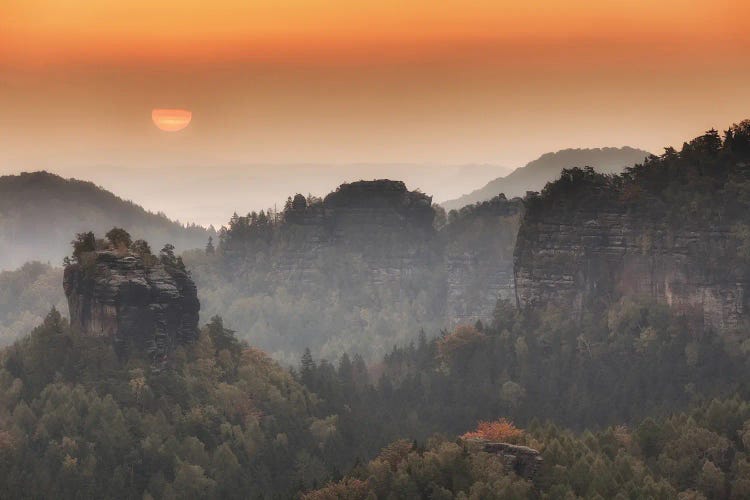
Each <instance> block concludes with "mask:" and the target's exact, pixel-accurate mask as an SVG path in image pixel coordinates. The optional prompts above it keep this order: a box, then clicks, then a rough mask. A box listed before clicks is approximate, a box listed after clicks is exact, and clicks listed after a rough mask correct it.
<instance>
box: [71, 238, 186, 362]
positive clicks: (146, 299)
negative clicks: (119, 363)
mask: <svg viewBox="0 0 750 500" xmlns="http://www.w3.org/2000/svg"><path fill="white" fill-rule="evenodd" d="M63 286H64V289H65V295H66V296H67V298H68V307H69V310H70V322H71V326H72V327H73V328H74V329H76V330H78V331H79V332H81V333H83V334H85V335H92V336H103V337H109V338H111V339H112V341H113V343H114V346H115V349H116V350H117V352H118V354H120V355H125V354H126V353H130V352H133V351H138V352H144V353H147V354H148V355H150V356H151V357H152V359H153V360H154V361H157V362H159V361H163V360H165V359H166V357H167V355H168V353H169V352H170V351H171V350H172V349H173V348H174V347H175V346H177V345H180V344H185V343H189V342H192V341H193V340H195V339H196V338H197V336H198V313H199V310H200V303H199V301H198V297H197V290H196V287H195V284H194V283H193V280H192V279H191V278H190V276H189V274H188V273H187V272H186V271H185V270H184V269H183V268H181V267H180V266H176V265H169V264H165V263H163V262H160V261H159V260H158V259H157V258H156V257H154V256H152V255H148V256H147V257H146V258H144V257H141V256H138V255H134V254H132V253H128V252H118V251H114V250H100V251H95V252H87V253H85V254H83V255H81V258H80V262H77V263H73V264H70V265H68V266H66V268H65V274H64V282H63Z"/></svg>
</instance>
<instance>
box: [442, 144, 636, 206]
mask: <svg viewBox="0 0 750 500" xmlns="http://www.w3.org/2000/svg"><path fill="white" fill-rule="evenodd" d="M649 154H650V153H648V152H647V151H643V150H641V149H634V148H631V147H627V146H625V147H622V148H596V149H563V150H562V151H558V152H556V153H547V154H544V155H542V156H541V157H539V158H538V159H536V160H534V161H532V162H530V163H528V164H527V165H526V166H524V167H521V168H517V169H516V170H514V171H513V172H511V173H510V174H508V175H507V176H505V177H499V178H497V179H495V180H493V181H490V182H488V183H487V185H485V186H484V187H482V188H480V189H477V190H476V191H472V192H471V193H469V194H467V195H464V196H461V197H460V198H457V199H454V200H448V201H446V202H443V203H441V205H442V206H443V207H444V208H445V209H446V210H457V209H459V208H461V207H463V206H465V205H469V204H472V203H477V202H480V201H485V200H489V199H490V198H492V197H494V196H497V195H498V194H500V193H504V194H505V195H506V196H507V197H509V198H510V197H513V196H523V195H524V194H526V192H527V191H540V190H541V189H542V188H543V187H544V185H545V184H546V183H548V182H551V181H553V180H555V179H557V178H558V176H559V175H560V172H561V171H562V169H564V168H571V167H585V166H591V167H593V168H594V169H595V170H596V171H597V172H601V173H604V174H611V173H619V172H622V170H623V169H624V168H625V167H629V166H632V165H634V164H636V163H638V162H641V161H643V159H644V158H646V157H647V156H649Z"/></svg>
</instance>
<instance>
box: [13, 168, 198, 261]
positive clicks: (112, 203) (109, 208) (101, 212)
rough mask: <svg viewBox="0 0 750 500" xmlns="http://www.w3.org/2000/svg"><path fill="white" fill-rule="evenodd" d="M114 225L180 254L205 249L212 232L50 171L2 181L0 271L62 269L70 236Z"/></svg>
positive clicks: (24, 174)
mask: <svg viewBox="0 0 750 500" xmlns="http://www.w3.org/2000/svg"><path fill="white" fill-rule="evenodd" d="M144 182H149V180H148V179H144ZM113 226H118V227H127V228H128V230H129V231H130V232H131V233H132V234H133V237H135V238H142V239H146V240H148V241H151V242H152V244H154V245H155V246H156V245H159V248H161V246H162V245H164V244H165V243H168V242H169V243H172V244H173V245H175V247H176V248H177V249H178V250H179V251H183V250H189V249H191V248H202V247H203V246H204V245H205V244H206V241H207V239H208V237H209V235H210V234H212V233H210V232H209V231H207V230H206V229H204V228H202V227H198V226H184V225H182V224H180V223H177V222H174V221H172V220H170V219H168V218H167V217H166V216H165V215H164V214H154V213H151V212H147V211H146V210H144V209H143V208H141V207H140V206H138V205H136V204H134V203H132V202H129V201H125V200H122V199H120V198H118V197H117V196H115V195H114V194H112V193H110V192H109V191H105V190H104V189H102V188H99V187H97V186H95V185H94V184H92V183H90V182H84V181H79V180H75V179H63V178H62V177H59V176H57V175H54V174H51V173H48V172H31V173H22V174H20V175H8V176H3V177H0V270H2V269H13V268H16V267H18V266H21V265H22V264H23V263H25V262H28V261H33V260H39V261H43V262H50V263H51V264H53V265H59V264H60V263H61V262H62V258H63V257H64V256H65V255H66V254H67V249H68V243H69V241H70V239H71V235H75V234H76V233H81V232H84V231H92V230H93V231H96V232H98V233H100V234H103V233H104V232H105V231H107V230H109V229H110V228H111V227H113Z"/></svg>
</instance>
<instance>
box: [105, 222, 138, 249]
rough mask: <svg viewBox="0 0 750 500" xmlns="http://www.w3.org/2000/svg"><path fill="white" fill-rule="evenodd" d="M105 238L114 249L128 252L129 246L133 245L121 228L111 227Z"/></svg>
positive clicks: (127, 234) (128, 234) (128, 235)
mask: <svg viewBox="0 0 750 500" xmlns="http://www.w3.org/2000/svg"><path fill="white" fill-rule="evenodd" d="M105 236H106V238H107V239H108V240H109V242H110V243H111V244H112V246H113V247H114V248H116V249H122V250H128V249H129V248H130V245H132V244H133V240H132V239H131V237H130V233H128V232H127V231H125V230H124V229H122V228H121V227H113V228H112V229H110V230H109V231H108V232H107V234H106V235H105Z"/></svg>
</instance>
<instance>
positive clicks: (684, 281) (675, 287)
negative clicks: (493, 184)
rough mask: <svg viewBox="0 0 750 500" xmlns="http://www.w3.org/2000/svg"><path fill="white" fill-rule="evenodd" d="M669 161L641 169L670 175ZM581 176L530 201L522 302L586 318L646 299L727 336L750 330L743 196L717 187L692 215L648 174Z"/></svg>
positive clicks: (523, 233) (520, 256)
mask: <svg viewBox="0 0 750 500" xmlns="http://www.w3.org/2000/svg"><path fill="white" fill-rule="evenodd" d="M660 166H661V165H659V164H657V165H651V166H647V167H644V170H643V171H642V172H641V173H640V175H643V176H645V175H652V174H654V173H656V174H657V175H664V176H665V177H668V176H669V175H670V174H668V173H667V174H664V173H663V171H664V170H666V169H665V168H661V169H660V170H656V169H657V168H658V167H660ZM727 168H728V169H730V168H734V166H732V165H730V166H729V167H727ZM648 169H652V170H648ZM681 172H683V173H682V174H680V175H685V176H687V175H689V174H687V173H685V171H684V170H682V171H681ZM712 172H716V170H713V171H712ZM730 172H731V170H730ZM737 173H738V174H742V175H744V174H743V173H742V171H738V172H737ZM572 175H573V177H575V176H578V177H579V178H578V179H568V181H570V182H568V183H567V184H566V182H567V181H563V182H561V183H560V185H558V186H553V187H552V188H551V189H550V190H548V191H549V192H547V193H543V194H542V196H541V197H540V196H537V197H532V198H531V199H529V200H527V205H528V209H527V214H526V217H525V219H524V221H523V224H522V226H521V228H520V231H519V234H518V242H517V245H516V250H515V270H514V274H515V284H516V298H517V303H518V305H519V306H520V307H522V308H528V307H545V306H546V305H548V304H551V305H555V306H560V307H564V308H566V309H568V310H569V311H570V312H571V314H573V315H575V316H578V317H581V315H582V314H583V313H584V312H585V311H591V310H594V311H595V310H596V308H597V307H598V306H602V307H606V305H607V304H610V303H612V302H613V301H615V300H618V299H619V298H620V297H623V296H646V297H650V298H651V299H654V300H656V301H659V302H662V303H666V304H668V305H670V306H672V307H673V308H674V309H675V310H677V311H678V312H681V313H684V314H685V315H687V316H690V317H692V318H694V319H697V320H699V321H700V322H701V323H702V324H703V326H704V328H708V329H711V330H714V331H717V332H722V333H724V334H731V333H733V332H738V331H739V330H741V329H743V327H744V326H747V313H748V307H749V298H750V297H749V296H748V287H749V286H750V285H749V283H750V282H749V280H748V278H749V273H748V266H747V257H746V256H744V255H743V250H742V245H743V243H742V237H741V234H740V233H741V231H740V230H739V229H738V228H739V227H741V226H742V221H743V220H745V221H746V220H747V219H746V212H745V211H744V210H743V209H742V208H741V207H740V206H739V205H737V204H736V203H735V201H736V199H732V198H723V199H722V195H721V190H720V188H714V189H716V192H714V193H712V196H713V197H714V198H705V199H704V198H699V199H700V200H701V202H702V203H703V204H702V205H698V204H693V205H692V206H693V209H695V207H699V210H696V212H695V214H692V215H691V214H688V213H686V211H687V210H690V205H688V206H681V205H679V204H676V203H674V202H673V201H672V200H671V199H670V198H669V196H671V194H662V192H657V193H656V195H655V194H653V193H648V192H646V191H644V190H643V189H642V188H641V186H643V185H645V186H648V184H646V183H645V182H642V181H639V179H638V177H633V178H631V179H621V178H610V179H606V178H603V177H599V178H596V177H594V176H593V174H592V175H588V174H585V173H581V172H580V171H579V173H574V174H572ZM722 175H723V174H722ZM586 177H588V178H586ZM671 177H672V178H674V174H671ZM729 178H731V177H729ZM680 182H686V181H685V180H681V181H680ZM700 182H702V183H705V180H704V179H701V180H700ZM682 189H685V188H684V187H683V188H682ZM732 189H734V188H732ZM657 195H658V196H657ZM680 196H683V197H684V196H696V197H699V196H700V193H696V191H694V190H690V189H689V188H688V189H687V190H686V191H684V192H683V193H681V194H680ZM633 198H635V200H633ZM741 199H742V198H740V200H741Z"/></svg>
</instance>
